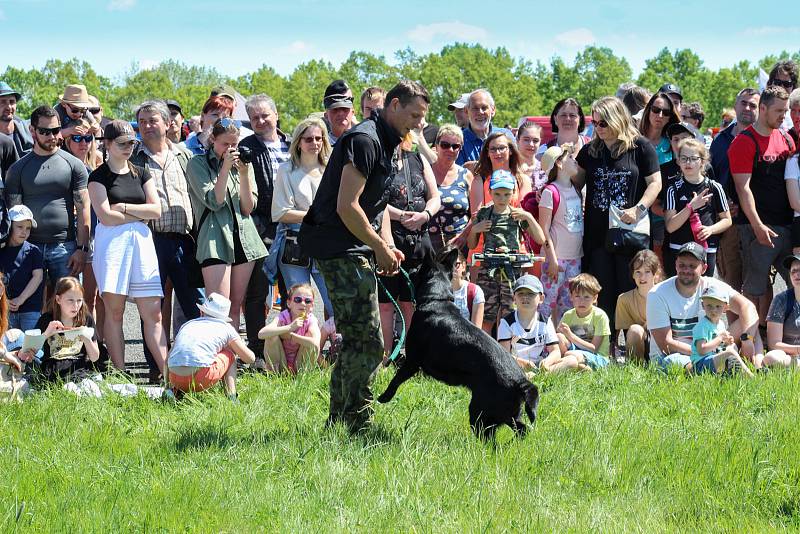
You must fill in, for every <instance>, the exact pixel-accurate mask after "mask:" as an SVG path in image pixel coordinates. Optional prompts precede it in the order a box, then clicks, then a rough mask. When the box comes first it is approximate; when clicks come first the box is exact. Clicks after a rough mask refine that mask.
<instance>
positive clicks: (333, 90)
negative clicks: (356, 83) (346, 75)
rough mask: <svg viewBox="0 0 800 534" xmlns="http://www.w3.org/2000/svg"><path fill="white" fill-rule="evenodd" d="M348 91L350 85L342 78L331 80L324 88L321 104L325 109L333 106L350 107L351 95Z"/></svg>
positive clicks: (351, 103) (351, 104)
mask: <svg viewBox="0 0 800 534" xmlns="http://www.w3.org/2000/svg"><path fill="white" fill-rule="evenodd" d="M348 92H349V93H350V95H352V91H350V86H349V85H347V82H346V81H344V80H333V81H332V82H331V83H329V84H328V87H326V88H325V97H324V98H323V99H322V104H323V106H324V107H325V109H334V108H352V107H353V97H352V96H350V95H348V94H347V93H348Z"/></svg>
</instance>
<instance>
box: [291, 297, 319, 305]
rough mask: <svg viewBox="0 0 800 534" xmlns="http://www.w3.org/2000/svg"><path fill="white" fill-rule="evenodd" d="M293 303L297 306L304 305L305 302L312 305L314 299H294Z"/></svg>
mask: <svg viewBox="0 0 800 534" xmlns="http://www.w3.org/2000/svg"><path fill="white" fill-rule="evenodd" d="M292 302H294V303H295V304H302V303H303V302H305V303H306V304H312V303H313V302H314V299H312V298H311V297H305V298H304V297H292Z"/></svg>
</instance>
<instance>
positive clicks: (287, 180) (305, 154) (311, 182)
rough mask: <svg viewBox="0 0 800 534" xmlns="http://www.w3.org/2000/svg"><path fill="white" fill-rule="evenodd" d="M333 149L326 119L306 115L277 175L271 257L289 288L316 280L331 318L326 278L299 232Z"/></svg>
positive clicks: (274, 193) (331, 312)
mask: <svg viewBox="0 0 800 534" xmlns="http://www.w3.org/2000/svg"><path fill="white" fill-rule="evenodd" d="M331 150H332V149H331V144H330V141H329V140H328V129H327V128H326V127H325V123H324V122H323V121H322V119H319V118H314V117H309V118H306V119H304V120H303V121H301V122H300V124H298V125H297V127H296V128H295V129H294V132H293V133H292V142H291V144H290V145H289V154H290V159H289V161H287V162H285V163H283V164H281V166H280V167H278V172H277V174H276V176H275V185H274V190H273V192H272V220H273V221H275V222H277V223H278V229H277V232H276V237H275V241H274V242H273V245H272V248H271V249H270V256H274V257H277V266H278V268H279V269H280V271H281V274H282V275H283V279H284V280H285V281H286V287H292V286H295V285H297V284H308V283H310V282H311V279H312V278H313V279H314V282H315V283H316V285H317V289H318V290H319V293H320V296H321V297H322V302H323V305H324V307H325V313H326V315H328V316H329V317H330V316H332V315H333V306H332V305H331V301H330V298H328V291H327V289H326V288H325V280H324V279H323V277H322V274H320V272H319V271H318V270H317V268H316V265H314V260H312V259H311V258H308V257H306V256H305V255H303V254H301V253H300V247H299V245H298V242H297V235H298V232H299V230H300V223H301V222H302V221H303V217H305V215H306V212H307V211H308V208H310V207H311V203H312V202H313V201H314V197H315V196H316V194H317V188H319V184H320V181H321V180H322V173H323V172H324V171H325V166H326V165H327V164H328V158H329V157H330V155H331Z"/></svg>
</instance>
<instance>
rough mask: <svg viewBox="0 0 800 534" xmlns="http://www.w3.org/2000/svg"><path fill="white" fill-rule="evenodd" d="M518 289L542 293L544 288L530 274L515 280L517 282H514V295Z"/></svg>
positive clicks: (539, 281)
mask: <svg viewBox="0 0 800 534" xmlns="http://www.w3.org/2000/svg"><path fill="white" fill-rule="evenodd" d="M520 289H530V290H531V291H533V292H534V293H544V287H543V286H542V282H541V280H539V279H538V278H536V277H535V276H533V275H532V274H526V275H524V276H520V277H519V278H517V281H516V282H514V293H516V292H517V291H519V290H520Z"/></svg>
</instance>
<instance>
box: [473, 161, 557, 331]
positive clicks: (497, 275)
mask: <svg viewBox="0 0 800 534" xmlns="http://www.w3.org/2000/svg"><path fill="white" fill-rule="evenodd" d="M516 185H517V181H516V179H515V178H514V175H513V174H511V173H510V172H509V171H506V170H498V171H494V172H493V173H492V177H491V179H490V180H489V191H490V192H491V195H492V204H490V205H488V206H484V207H482V208H480V209H479V210H478V212H477V213H476V214H475V221H474V223H473V225H472V228H471V229H470V232H469V236H468V237H467V246H468V247H469V248H471V249H473V248H475V247H476V246H477V244H478V239H479V237H480V234H483V252H484V253H485V254H498V253H514V252H520V249H521V245H520V243H521V242H522V232H524V231H526V232H528V235H530V236H531V237H532V238H533V239H534V240H535V241H536V242H537V243H539V244H544V242H545V236H544V232H542V229H541V227H540V226H539V224H538V223H537V222H536V219H534V218H533V215H531V214H530V213H528V212H527V211H525V210H523V209H522V208H512V207H511V205H510V203H511V197H512V195H513V194H514V189H515V187H516ZM513 274H514V278H516V277H518V276H519V272H516V270H515V272H514V273H513ZM507 278H508V275H507V273H506V270H505V269H504V268H503V266H502V265H498V264H496V263H494V262H487V261H484V262H482V263H481V266H480V269H479V270H478V280H477V284H478V285H479V286H480V287H481V289H483V292H484V295H485V297H486V304H485V308H484V319H483V329H484V330H485V331H486V332H489V333H491V330H492V327H493V326H494V325H495V324H496V323H497V320H498V318H499V317H503V316H504V315H506V314H507V313H508V312H509V311H510V310H511V305H512V303H513V300H514V298H513V295H512V294H511V284H513V283H514V280H513V279H512V280H508V279H507Z"/></svg>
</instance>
